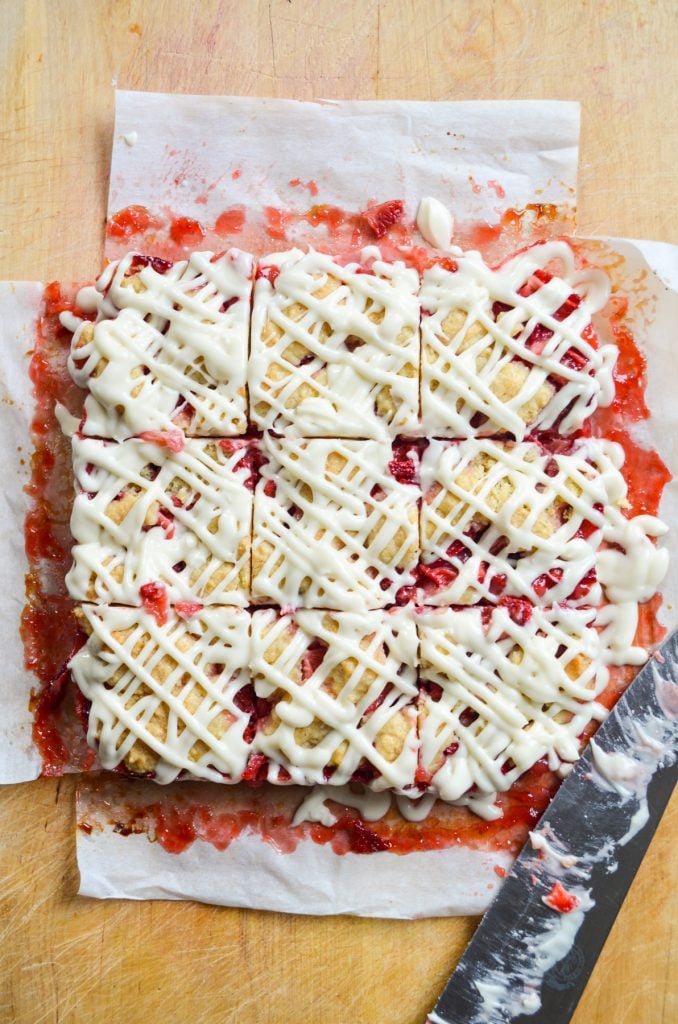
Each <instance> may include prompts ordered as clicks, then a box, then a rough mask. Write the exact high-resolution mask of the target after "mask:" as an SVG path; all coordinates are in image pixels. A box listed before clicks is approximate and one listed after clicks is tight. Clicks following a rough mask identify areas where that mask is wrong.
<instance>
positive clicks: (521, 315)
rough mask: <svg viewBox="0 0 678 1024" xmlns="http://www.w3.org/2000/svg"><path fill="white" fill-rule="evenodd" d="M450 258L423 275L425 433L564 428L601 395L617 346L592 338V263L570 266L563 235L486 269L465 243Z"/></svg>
mask: <svg viewBox="0 0 678 1024" xmlns="http://www.w3.org/2000/svg"><path fill="white" fill-rule="evenodd" d="M457 267H458V269H457V270H456V271H454V272H453V271H450V270H447V269H444V268H443V267H440V266H434V267H432V268H430V269H428V270H427V271H426V272H425V273H424V276H423V279H422V286H421V292H420V302H421V308H422V311H423V318H422V327H421V329H422V348H423V359H422V415H423V424H424V428H425V431H426V432H427V433H428V434H433V435H444V436H448V437H474V436H478V435H479V434H480V435H483V434H485V435H487V434H496V433H502V432H508V433H510V434H512V435H513V436H514V437H515V438H517V439H518V440H521V439H522V438H523V437H524V436H525V434H526V433H527V431H528V430H530V429H531V430H535V429H538V430H549V429H552V428H554V427H558V429H559V430H560V432H561V433H564V434H569V433H572V432H573V431H575V430H577V429H578V428H580V427H581V426H582V424H583V423H584V421H585V420H586V419H587V417H588V416H590V415H591V413H592V412H594V410H595V408H596V406H597V405H603V404H609V402H610V401H611V399H612V394H613V391H612V379H611V373H612V367H613V365H614V360H615V358H616V353H617V350H616V348H615V347H614V346H609V345H607V346H603V347H596V345H595V335H594V334H593V331H592V327H591V316H592V314H593V313H595V312H596V311H597V310H599V309H601V308H602V306H603V305H604V304H605V302H606V300H607V297H608V294H609V282H608V281H607V278H606V277H605V275H604V274H603V273H602V272H601V271H599V270H594V269H590V268H589V269H585V270H582V271H577V270H576V269H575V263H574V254H573V252H572V249H571V248H570V246H569V245H568V244H567V242H564V241H549V242H545V243H539V244H537V245H534V246H532V247H531V248H529V249H526V250H524V251H523V252H520V253H518V254H517V255H516V256H514V257H512V258H511V259H509V260H507V261H506V262H505V263H503V264H501V266H499V267H497V268H495V269H491V268H490V267H488V266H487V264H485V263H484V262H483V260H482V259H481V257H480V254H479V253H472V252H471V253H466V254H464V255H463V256H460V257H459V258H458V260H457ZM554 268H557V272H556V273H553V270H554ZM571 296H575V299H576V301H570V299H571Z"/></svg>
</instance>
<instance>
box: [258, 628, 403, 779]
mask: <svg viewBox="0 0 678 1024" xmlns="http://www.w3.org/2000/svg"><path fill="white" fill-rule="evenodd" d="M416 654H417V637H416V632H415V628H414V621H413V616H412V614H411V613H410V612H407V611H406V610H404V609H396V610H395V611H392V612H383V611H369V612H360V613H353V612H317V611H298V612H296V613H295V614H294V615H281V614H279V613H278V612H276V611H274V610H273V609H267V610H262V611H257V612H255V613H254V615H253V618H252V679H253V683H254V689H255V693H256V695H257V698H258V704H259V722H258V728H257V737H256V744H255V745H256V749H257V752H258V753H257V755H255V758H256V760H254V761H253V762H251V764H250V769H252V770H256V772H257V776H258V777H259V778H266V779H269V780H270V781H274V782H295V783H299V784H304V785H308V784H313V783H330V784H332V785H342V784H345V783H347V782H350V781H354V782H362V783H364V784H366V785H369V786H370V787H371V788H373V789H377V790H380V789H394V790H407V789H412V787H413V786H414V781H415V769H416V766H417V747H418V743H417V732H416V724H417V723H416V695H417V688H416V685H415V684H416V678H417V673H416V668H415V665H416Z"/></svg>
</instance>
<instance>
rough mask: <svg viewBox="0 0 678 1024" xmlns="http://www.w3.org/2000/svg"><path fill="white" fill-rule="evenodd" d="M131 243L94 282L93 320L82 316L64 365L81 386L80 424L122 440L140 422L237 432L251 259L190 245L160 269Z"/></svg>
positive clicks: (242, 419) (242, 424)
mask: <svg viewBox="0 0 678 1024" xmlns="http://www.w3.org/2000/svg"><path fill="white" fill-rule="evenodd" d="M145 259H146V258H145V257H139V256H137V255H135V254H133V253H130V254H129V255H127V256H125V257H124V259H122V260H120V262H119V263H115V264H111V266H110V267H108V268H107V270H106V271H105V272H104V274H103V275H102V277H101V278H100V279H99V282H98V283H97V288H98V289H99V290H100V291H101V292H102V293H103V298H102V300H101V302H100V304H99V310H98V319H97V322H96V323H95V324H94V325H92V324H89V323H81V324H80V325H79V327H78V328H77V330H76V332H75V334H74V337H73V343H72V347H71V354H70V358H69V370H70V372H71V375H72V377H73V379H74V381H75V382H76V384H78V385H79V386H80V387H86V388H88V389H89V392H90V394H89V395H88V398H87V400H86V402H85V421H84V425H83V431H84V432H85V433H86V434H88V435H90V436H95V437H109V438H113V439H115V440H123V439H125V438H127V437H130V436H133V435H135V434H139V433H142V432H143V431H145V430H150V429H160V430H169V429H172V428H177V427H179V428H181V429H182V430H184V431H185V432H186V433H187V434H197V435H201V434H202V435H212V436H214V435H216V436H219V435H221V436H228V435H233V434H243V433H245V430H246V427H247V410H246V394H245V376H246V362H247V348H248V329H249V318H250V314H249V301H250V292H251V288H252V274H253V260H252V257H251V256H249V255H248V254H246V253H242V252H240V251H239V250H237V249H231V250H229V252H227V253H223V254H221V255H219V256H213V255H212V253H210V252H201V253H193V254H192V255H191V257H190V258H189V260H188V261H182V262H180V263H175V264H174V265H173V266H171V267H169V269H167V270H166V272H164V273H161V272H159V271H158V270H156V269H154V267H153V265H152V263H153V262H156V263H157V261H151V263H150V264H148V265H145V266H144V265H141V266H138V264H139V261H140V260H141V261H143V260H145Z"/></svg>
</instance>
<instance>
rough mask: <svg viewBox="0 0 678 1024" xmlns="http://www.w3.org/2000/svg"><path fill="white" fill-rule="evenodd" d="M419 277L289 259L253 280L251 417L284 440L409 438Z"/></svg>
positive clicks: (314, 256)
mask: <svg viewBox="0 0 678 1024" xmlns="http://www.w3.org/2000/svg"><path fill="white" fill-rule="evenodd" d="M418 289H419V277H418V274H417V273H416V271H414V270H411V269H408V268H406V267H405V266H404V264H402V263H393V264H392V263H385V262H383V261H382V260H378V259H377V260H374V261H372V262H368V263H367V264H365V265H358V264H355V263H351V264H348V265H347V266H341V265H340V264H339V263H337V262H336V261H335V260H334V259H333V258H332V257H331V256H326V255H324V254H323V253H319V252H315V251H313V250H311V251H310V252H307V253H303V252H301V251H300V250H292V251H291V252H287V253H283V254H281V255H280V256H275V257H273V256H270V257H267V258H265V259H264V261H263V262H262V264H261V265H260V266H259V269H258V272H257V281H256V284H255V287H254V305H253V310H252V352H251V358H250V369H249V389H250V401H251V416H252V420H253V422H254V423H255V424H256V425H257V426H258V427H260V428H262V429H265V430H273V431H275V432H277V433H279V434H286V435H287V436H290V437H293V436H296V437H314V436H319V437H334V436H343V437H365V438H388V437H394V436H395V435H396V434H398V433H407V432H411V431H415V432H416V431H417V430H418V414H419V302H418V299H417V291H418Z"/></svg>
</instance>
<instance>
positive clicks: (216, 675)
mask: <svg viewBox="0 0 678 1024" xmlns="http://www.w3.org/2000/svg"><path fill="white" fill-rule="evenodd" d="M82 613H83V614H84V616H85V618H86V620H87V623H88V624H89V627H90V629H91V630H92V634H91V636H90V637H89V639H88V641H87V643H86V644H85V646H84V647H83V648H81V650H80V651H79V652H78V653H77V654H76V655H75V657H74V658H73V659H72V661H71V670H72V672H73V677H74V679H75V681H76V683H77V685H78V686H79V687H80V689H81V690H82V692H83V693H84V695H85V697H87V699H88V700H90V701H91V702H92V707H91V710H90V713H89V730H88V736H87V738H88V742H89V743H90V744H91V745H92V746H98V749H99V756H100V759H101V763H102V765H103V767H104V768H116V767H117V766H118V765H119V764H121V763H122V762H123V761H124V760H125V759H126V758H128V757H133V756H134V755H135V753H136V754H137V755H139V753H140V752H139V743H141V744H143V748H142V749H141V756H144V755H145V756H146V758H150V761H148V763H147V764H146V767H147V768H152V770H154V771H155V779H156V781H157V782H162V783H167V782H172V781H173V780H174V779H176V777H177V776H178V775H179V774H180V773H182V772H187V773H190V774H191V775H192V776H194V777H197V778H200V779H209V780H212V781H213V782H228V781H236V780H237V779H238V778H239V777H240V776H241V774H242V772H243V771H244V769H245V765H246V762H247V757H248V754H249V750H250V745H249V744H248V742H247V741H246V740H245V730H246V729H247V727H248V724H249V715H248V714H247V713H246V712H244V711H242V710H240V708H238V706H237V704H236V702H235V699H234V698H235V697H236V696H237V694H238V692H239V690H241V688H242V687H243V686H244V685H246V684H247V683H248V681H249V679H248V674H247V671H246V666H247V660H248V654H249V640H248V636H249V628H248V627H249V619H248V616H247V614H246V613H245V612H243V611H239V610H238V609H235V608H205V609H204V610H203V611H201V612H200V613H199V614H197V615H195V616H193V617H191V619H190V621H189V622H184V621H183V620H182V619H180V618H178V617H177V616H175V615H174V614H173V613H171V614H170V616H169V618H168V621H167V623H166V624H165V625H163V626H160V625H158V623H157V622H156V620H155V619H154V618H153V616H151V615H147V614H144V613H143V612H140V611H139V610H138V609H134V608H120V607H114V606H112V605H108V606H105V607H95V606H92V605H83V607H82ZM135 745H136V746H135Z"/></svg>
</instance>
